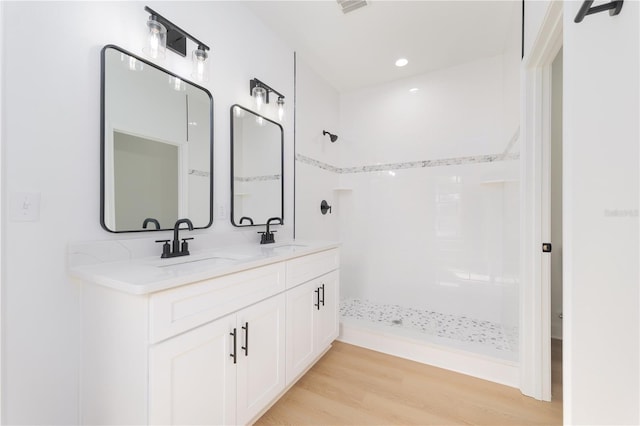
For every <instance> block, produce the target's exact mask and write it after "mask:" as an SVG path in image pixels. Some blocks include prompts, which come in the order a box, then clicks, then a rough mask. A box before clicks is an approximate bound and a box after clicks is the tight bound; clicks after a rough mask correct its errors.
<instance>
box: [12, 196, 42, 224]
mask: <svg viewBox="0 0 640 426" xmlns="http://www.w3.org/2000/svg"><path fill="white" fill-rule="evenodd" d="M9 220H10V221H12V222H37V221H39V220H40V193H39V192H14V193H12V194H11V198H10V206H9Z"/></svg>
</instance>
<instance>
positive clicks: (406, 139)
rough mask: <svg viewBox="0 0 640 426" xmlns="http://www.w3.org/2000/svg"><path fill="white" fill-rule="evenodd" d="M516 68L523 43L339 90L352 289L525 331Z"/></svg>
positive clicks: (345, 269)
mask: <svg viewBox="0 0 640 426" xmlns="http://www.w3.org/2000/svg"><path fill="white" fill-rule="evenodd" d="M518 75H519V56H518V53H517V52H515V51H514V52H510V53H508V54H505V55H500V56H496V57H492V58H487V59H483V60H479V61H475V62H472V63H468V64H463V65H460V66H457V67H454V68H449V69H445V70H440V71H436V72H432V73H428V74H423V75H420V76H416V77H412V78H409V79H405V80H400V81H395V82H392V83H388V84H384V85H380V86H376V87H371V88H367V89H362V90H358V91H355V92H350V93H345V94H342V95H341V97H340V139H339V141H338V144H339V147H340V156H339V160H340V167H338V168H337V174H338V175H339V177H340V187H342V188H348V189H349V190H348V191H341V192H340V194H341V195H340V204H339V206H340V215H339V217H340V239H341V241H342V243H343V246H342V256H343V263H342V268H341V282H342V287H341V289H342V297H343V298H345V299H347V298H357V299H363V300H368V301H371V302H373V303H378V304H380V303H384V304H396V305H401V306H403V307H413V308H420V309H426V310H432V311H436V312H443V313H448V314H454V315H458V316H465V317H469V318H474V319H478V320H483V321H491V322H495V323H498V324H501V325H503V326H505V327H506V328H509V329H517V325H518V291H519V289H518V281H519V278H518V276H519V275H518V274H519V255H518V233H519V207H518V206H519V182H518V177H519V161H518V154H517V152H518V143H517V140H516V139H515V138H514V135H517V132H518V119H519V113H518V110H519V104H518V99H519V98H518V96H519V87H518ZM412 88H416V89H418V90H417V91H415V90H414V91H410V89H412ZM510 142H511V143H510Z"/></svg>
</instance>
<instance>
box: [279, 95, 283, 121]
mask: <svg viewBox="0 0 640 426" xmlns="http://www.w3.org/2000/svg"><path fill="white" fill-rule="evenodd" d="M278 121H280V122H282V121H284V98H283V97H282V96H280V97H279V98H278Z"/></svg>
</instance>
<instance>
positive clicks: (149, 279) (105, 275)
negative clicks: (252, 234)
mask: <svg viewBox="0 0 640 426" xmlns="http://www.w3.org/2000/svg"><path fill="white" fill-rule="evenodd" d="M338 246H339V243H337V242H326V241H322V242H321V241H299V240H295V241H288V242H281V243H277V244H274V245H273V246H269V247H266V246H260V245H253V244H252V245H248V244H246V245H237V246H230V247H228V248H226V249H215V250H193V251H192V252H191V255H189V256H183V257H176V258H171V259H160V257H159V256H153V257H142V258H137V259H131V260H125V261H116V262H105V263H98V264H93V265H85V266H76V267H71V268H69V274H70V275H71V276H72V277H73V278H76V279H79V280H82V281H86V282H89V283H93V284H98V285H101V286H105V287H109V288H112V289H114V290H119V291H122V292H125V293H129V294H136V295H142V294H149V293H153V292H157V291H162V290H168V289H171V288H175V287H179V286H182V285H185V284H190V283H194V282H196V281H202V280H206V279H211V278H216V277H220V276H223V275H227V274H232V273H235V272H240V271H243V270H247V269H252V268H257V267H260V266H265V265H269V264H272V263H277V262H282V261H285V260H289V259H294V258H296V257H301V256H305V255H308V254H313V253H317V252H320V251H324V250H329V249H332V248H336V247H338Z"/></svg>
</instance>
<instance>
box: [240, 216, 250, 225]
mask: <svg viewBox="0 0 640 426" xmlns="http://www.w3.org/2000/svg"><path fill="white" fill-rule="evenodd" d="M245 220H248V221H249V224H251V225H253V219H251V218H250V217H249V216H242V217H241V218H240V225H242V222H244V221H245Z"/></svg>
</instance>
